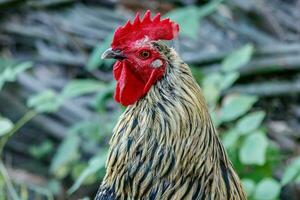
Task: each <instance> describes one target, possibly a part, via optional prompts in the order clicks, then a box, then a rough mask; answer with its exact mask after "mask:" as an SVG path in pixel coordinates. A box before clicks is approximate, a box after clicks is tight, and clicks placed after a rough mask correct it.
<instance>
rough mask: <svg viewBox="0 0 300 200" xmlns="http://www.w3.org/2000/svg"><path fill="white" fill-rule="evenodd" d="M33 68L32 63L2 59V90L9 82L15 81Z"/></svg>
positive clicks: (0, 76) (0, 74) (0, 70)
mask: <svg viewBox="0 0 300 200" xmlns="http://www.w3.org/2000/svg"><path fill="white" fill-rule="evenodd" d="M32 66H33V64H32V62H23V63H16V62H14V61H11V60H7V59H3V58H0V90H1V88H2V87H3V84H4V83H5V82H7V81H15V80H16V78H17V75H18V74H20V73H22V72H24V71H25V70H27V69H29V68H31V67H32Z"/></svg>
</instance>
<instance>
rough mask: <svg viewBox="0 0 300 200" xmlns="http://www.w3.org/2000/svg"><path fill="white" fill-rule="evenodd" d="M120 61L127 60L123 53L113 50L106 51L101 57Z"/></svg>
mask: <svg viewBox="0 0 300 200" xmlns="http://www.w3.org/2000/svg"><path fill="white" fill-rule="evenodd" d="M110 58H112V59H118V60H122V59H124V58H126V57H125V56H124V55H123V53H122V52H121V51H120V50H112V48H109V49H107V50H106V51H104V53H103V54H102V55H101V59H110Z"/></svg>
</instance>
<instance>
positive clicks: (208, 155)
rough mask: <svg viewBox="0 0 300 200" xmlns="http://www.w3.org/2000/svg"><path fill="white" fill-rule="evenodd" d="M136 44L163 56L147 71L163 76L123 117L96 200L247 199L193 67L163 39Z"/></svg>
mask: <svg viewBox="0 0 300 200" xmlns="http://www.w3.org/2000/svg"><path fill="white" fill-rule="evenodd" d="M139 45H140V46H142V47H143V48H144V47H145V46H146V47H147V48H149V49H151V50H152V51H155V52H156V53H158V55H159V59H160V60H159V61H157V58H156V57H155V58H154V60H153V59H152V60H151V61H152V62H151V63H150V64H148V65H151V64H152V67H154V68H155V70H156V69H157V67H156V66H154V65H153V63H154V61H155V64H156V65H158V67H159V68H161V67H164V68H165V69H164V70H163V72H164V73H163V76H158V77H159V78H158V79H157V81H155V82H154V83H153V85H151V87H150V88H149V89H148V90H147V91H146V94H143V95H142V96H141V97H139V98H138V100H137V101H135V102H134V103H133V104H130V105H129V106H128V107H127V109H126V111H125V112H124V113H123V115H122V116H121V117H120V119H119V122H118V123H117V125H116V127H115V129H114V131H113V136H112V138H111V141H110V150H109V156H108V160H107V172H106V175H105V177H104V179H103V182H102V185H101V186H100V188H99V191H98V193H97V195H96V198H95V200H144V199H145V200H146V199H147V200H148V199H149V200H198V199H199V200H200V199H211V200H223V199H224V200H225V199H228V200H233V199H238V200H244V199H246V197H245V194H244V192H243V189H242V186H241V183H240V180H239V178H238V176H237V175H236V173H235V171H234V169H233V167H232V164H231V162H230V161H229V160H228V157H227V155H226V152H225V150H224V147H223V145H222V144H221V143H220V141H219V138H218V135H217V132H216V130H215V128H214V125H213V123H212V120H211V118H210V115H209V113H208V110H207V107H206V103H205V100H204V97H203V95H202V92H201V89H200V87H199V86H198V84H197V83H196V81H195V80H194V78H193V76H192V73H191V71H190V69H189V67H188V66H187V65H186V64H185V63H184V62H183V61H182V60H181V59H180V57H179V56H178V55H177V53H176V52H175V50H173V49H171V48H169V47H168V46H167V45H166V44H164V43H163V42H162V41H159V40H155V41H153V40H143V41H140V42H139ZM151 55H153V53H152V52H151ZM127 57H130V55H127ZM123 59H124V58H122V61H123ZM131 64H134V63H133V62H131ZM117 67H118V66H117ZM117 70H120V69H117ZM121 71H122V72H123V73H126V72H124V69H122V70H121ZM133 71H134V70H133ZM143 71H144V69H143ZM134 73H135V74H137V73H139V72H138V71H134ZM153 73H154V72H152V73H151V76H150V78H151V77H153ZM156 74H161V73H156ZM118 75H119V76H120V77H121V75H120V73H118V72H117V76H118ZM115 76H116V75H115ZM117 76H116V79H117V80H118V77H117ZM120 77H119V80H118V81H120V80H127V77H123V78H122V77H121V78H120ZM150 78H149V80H150ZM118 83H119V82H118ZM146 85H147V84H146ZM124 88H125V89H126V87H125V86H123V89H124ZM138 88H139V86H137V87H136V88H135V89H136V90H138ZM144 88H145V87H144ZM119 89H122V86H121V87H120V88H119ZM120 91H121V90H120ZM120 91H119V93H122V92H120ZM116 93H118V91H116ZM137 93H138V92H137ZM115 98H116V97H115ZM120 99H121V100H122V98H120V96H119V100H120ZM123 101H124V99H123ZM125 102H131V100H130V99H129V100H128V99H126V100H125ZM121 103H122V102H121Z"/></svg>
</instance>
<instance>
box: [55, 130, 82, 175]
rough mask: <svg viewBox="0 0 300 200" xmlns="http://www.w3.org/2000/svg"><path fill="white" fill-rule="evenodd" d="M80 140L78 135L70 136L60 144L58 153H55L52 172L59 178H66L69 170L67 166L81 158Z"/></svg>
mask: <svg viewBox="0 0 300 200" xmlns="http://www.w3.org/2000/svg"><path fill="white" fill-rule="evenodd" d="M79 145H80V139H79V137H78V136H77V135H74V134H72V135H68V137H67V138H66V139H64V141H63V142H62V143H61V144H60V146H59V147H58V150H57V152H56V153H55V155H54V157H53V159H52V162H51V166H50V171H51V173H53V174H55V175H56V176H57V177H60V178H62V177H64V176H65V175H66V173H67V172H68V170H67V167H68V166H67V165H69V164H70V163H71V162H73V161H74V160H76V159H77V158H78V156H79Z"/></svg>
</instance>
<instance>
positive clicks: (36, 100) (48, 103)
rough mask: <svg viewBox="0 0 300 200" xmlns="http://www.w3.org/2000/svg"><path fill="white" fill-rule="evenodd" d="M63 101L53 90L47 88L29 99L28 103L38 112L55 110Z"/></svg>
mask: <svg viewBox="0 0 300 200" xmlns="http://www.w3.org/2000/svg"><path fill="white" fill-rule="evenodd" d="M60 104H61V101H59V98H58V96H57V94H56V93H55V92H54V91H53V90H45V91H42V92H41V93H39V94H36V95H34V96H32V97H30V98H29V99H28V102H27V105H28V107H30V108H33V109H34V110H35V111H36V112H38V113H43V112H55V111H57V110H58V108H59V106H60Z"/></svg>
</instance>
